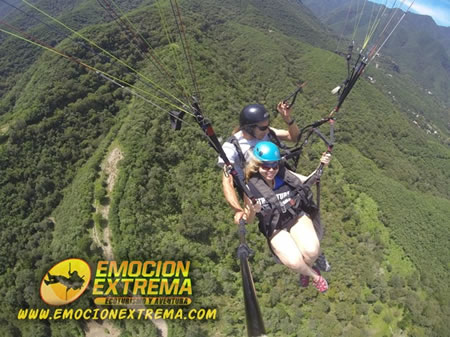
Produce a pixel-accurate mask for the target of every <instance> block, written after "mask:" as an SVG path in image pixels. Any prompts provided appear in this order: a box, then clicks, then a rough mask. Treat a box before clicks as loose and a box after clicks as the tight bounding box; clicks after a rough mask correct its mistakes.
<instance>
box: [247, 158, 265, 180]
mask: <svg viewBox="0 0 450 337" xmlns="http://www.w3.org/2000/svg"><path fill="white" fill-rule="evenodd" d="M261 165H262V161H260V160H258V159H256V158H255V157H254V156H253V153H251V154H250V160H249V161H248V162H247V164H246V165H245V171H244V174H245V181H246V182H248V181H249V180H250V178H251V177H252V176H253V175H255V174H256V173H258V171H259V168H260V167H261Z"/></svg>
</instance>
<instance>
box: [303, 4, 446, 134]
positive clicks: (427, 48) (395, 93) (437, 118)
mask: <svg viewBox="0 0 450 337" xmlns="http://www.w3.org/2000/svg"><path fill="white" fill-rule="evenodd" d="M303 3H304V4H305V5H306V6H308V7H309V8H310V9H311V10H312V11H313V12H314V13H315V14H316V15H317V17H318V18H320V20H321V21H322V22H323V23H324V24H325V25H326V26H327V27H328V28H329V29H330V30H331V31H332V32H333V34H335V35H336V38H337V39H338V40H339V41H341V42H340V43H341V44H343V45H344V47H343V48H345V46H346V45H348V44H350V41H351V39H352V38H354V37H356V39H362V38H363V36H364V35H365V34H367V32H368V27H369V26H370V23H373V22H374V20H375V18H376V17H377V15H378V14H381V13H382V16H383V17H384V18H385V20H387V19H388V18H390V17H391V16H393V17H400V16H402V15H403V13H404V12H405V11H406V10H407V8H408V6H407V5H406V4H403V3H397V5H399V6H400V5H402V6H400V9H399V8H391V7H392V5H393V4H394V3H395V1H394V2H390V1H388V2H386V6H387V8H386V10H384V9H385V6H383V5H378V4H375V3H372V2H367V3H366V4H365V5H364V2H361V3H360V2H359V1H356V2H353V1H335V0H333V1H328V0H327V1H325V0H323V1H322V0H319V1H312V0H305V1H303ZM358 22H359V23H360V25H357V23H358ZM382 28H383V25H380V26H379V28H378V31H381V30H382ZM381 55H382V56H383V57H382V58H381V59H380V60H379V63H380V65H382V68H384V70H385V71H374V72H372V76H373V78H374V79H375V81H376V82H377V83H376V84H375V85H377V86H379V88H380V89H381V90H383V91H384V92H385V93H386V95H390V96H391V98H392V99H393V100H394V101H397V102H398V103H399V104H400V105H401V106H402V108H401V109H403V110H405V111H408V113H409V116H410V118H411V119H412V120H415V121H416V122H417V123H418V124H419V125H420V126H421V127H422V128H425V129H428V130H429V131H430V132H431V133H434V131H436V130H440V132H445V137H444V139H447V142H448V134H449V130H450V128H449V125H448V120H449V119H450V108H449V107H450V104H449V95H448V93H449V91H450V88H449V83H450V27H441V26H438V25H437V24H436V23H435V22H434V21H433V19H432V18H431V17H429V16H426V15H418V14H414V13H412V12H408V13H407V15H406V16H405V17H404V20H403V21H402V23H401V25H400V26H399V27H398V29H397V30H396V31H395V32H394V33H393V34H392V37H391V38H390V40H389V41H388V42H387V43H386V45H385V47H384V48H383V50H382V51H381ZM377 69H378V68H377ZM380 69H381V68H380ZM380 77H383V79H382V81H381V83H382V85H380V84H381V83H380V80H381V79H380ZM393 80H397V81H399V83H398V84H397V85H394V86H392V85H390V82H392V81H393ZM375 81H374V82H375ZM399 90H400V91H399ZM417 95H418V96H419V97H420V99H417V98H414V96H417Z"/></svg>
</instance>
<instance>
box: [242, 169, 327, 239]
mask: <svg viewBox="0 0 450 337" xmlns="http://www.w3.org/2000/svg"><path fill="white" fill-rule="evenodd" d="M278 176H279V177H281V178H282V179H283V180H284V182H285V183H286V184H287V185H288V186H289V188H290V191H289V196H288V198H289V200H288V202H287V203H286V202H283V204H282V203H281V202H280V200H278V198H277V196H276V194H275V192H274V191H273V190H272V188H270V187H269V186H268V185H267V184H266V182H265V181H264V179H263V178H262V177H261V175H259V174H256V175H254V176H253V177H251V178H250V180H249V182H248V186H249V188H250V189H251V190H254V191H256V192H257V194H259V195H261V196H263V197H264V199H266V201H267V204H266V205H263V206H264V207H263V209H262V210H261V213H260V214H259V216H258V218H259V220H260V223H259V229H260V231H261V232H262V233H263V234H264V235H265V236H266V237H267V238H269V237H271V235H272V234H273V232H274V230H275V229H277V228H278V229H281V228H283V226H285V225H286V224H287V223H288V222H290V221H292V220H296V219H297V217H298V216H299V215H301V213H302V212H305V213H307V214H308V215H309V216H310V217H311V218H314V217H317V216H318V214H319V212H318V208H317V206H316V204H315V203H314V201H313V193H312V191H311V188H310V187H309V186H308V185H307V184H303V183H302V182H301V181H300V179H299V178H297V177H296V176H295V175H294V174H293V173H292V172H290V171H289V170H287V169H286V168H285V167H284V166H283V167H280V171H279V173H278ZM283 215H288V216H283ZM281 217H283V221H282V223H280V218H281Z"/></svg>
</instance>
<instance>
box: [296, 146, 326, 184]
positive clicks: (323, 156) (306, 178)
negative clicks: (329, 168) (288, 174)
mask: <svg viewBox="0 0 450 337" xmlns="http://www.w3.org/2000/svg"><path fill="white" fill-rule="evenodd" d="M330 161H331V153H328V152H324V153H323V154H322V157H321V158H320V163H321V164H324V165H328V164H329V163H330ZM319 166H320V164H319ZM319 166H318V167H317V169H318V168H319ZM317 169H315V170H314V171H312V172H311V174H310V175H309V176H307V177H306V176H304V175H301V174H298V173H295V172H292V173H293V174H294V175H295V176H296V177H297V178H299V179H300V181H301V182H302V183H304V182H305V181H308V179H309V178H311V177H312V176H313V175H314V174H315V173H316V172H317Z"/></svg>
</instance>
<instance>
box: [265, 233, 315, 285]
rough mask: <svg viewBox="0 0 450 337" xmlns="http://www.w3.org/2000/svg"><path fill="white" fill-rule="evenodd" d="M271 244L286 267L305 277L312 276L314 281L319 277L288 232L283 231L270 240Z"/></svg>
mask: <svg viewBox="0 0 450 337" xmlns="http://www.w3.org/2000/svg"><path fill="white" fill-rule="evenodd" d="M270 244H271V246H272V249H273V251H274V252H275V254H276V255H277V256H278V258H279V259H280V261H281V262H282V263H283V264H284V265H285V266H286V267H288V268H289V269H292V270H294V271H296V272H298V273H301V274H303V275H307V276H311V277H313V278H314V279H316V278H317V277H318V275H317V274H316V272H315V271H314V270H312V269H311V267H310V266H309V265H308V264H307V263H306V262H305V260H304V259H303V255H302V252H301V251H300V249H299V247H298V245H297V244H296V242H295V241H294V239H293V237H292V236H291V234H289V233H288V232H287V231H286V230H282V231H280V232H279V233H278V234H277V235H275V236H274V237H273V238H272V240H270Z"/></svg>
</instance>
